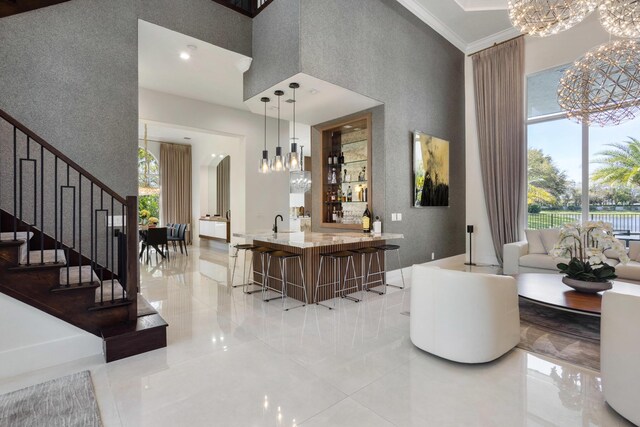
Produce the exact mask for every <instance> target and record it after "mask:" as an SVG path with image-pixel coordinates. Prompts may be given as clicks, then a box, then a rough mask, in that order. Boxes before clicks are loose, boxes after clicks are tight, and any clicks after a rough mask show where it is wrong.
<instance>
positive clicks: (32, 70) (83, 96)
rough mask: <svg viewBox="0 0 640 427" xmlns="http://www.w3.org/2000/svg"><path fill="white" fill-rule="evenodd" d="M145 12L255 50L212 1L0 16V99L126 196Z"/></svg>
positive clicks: (95, 3)
mask: <svg viewBox="0 0 640 427" xmlns="http://www.w3.org/2000/svg"><path fill="white" fill-rule="evenodd" d="M138 19H143V20H146V21H149V22H152V23H155V24H159V25H162V26H164V27H166V28H169V29H172V30H175V31H179V32H181V33H184V34H188V35H191V36H193V37H197V38H199V39H201V40H204V41H206V42H209V43H213V44H216V45H218V46H221V47H223V48H226V49H230V50H234V51H237V52H239V53H242V54H245V55H250V54H251V25H252V24H251V19H249V18H247V17H245V16H243V15H241V14H238V13H236V12H234V11H232V10H230V9H228V8H225V7H224V6H221V5H219V4H216V3H215V2H213V1H211V0H109V1H104V0H73V1H70V2H66V3H62V4H60V5H56V6H51V7H47V8H44V9H40V10H36V11H32V12H28V13H24V14H20V15H15V16H11V17H8V18H3V19H1V20H0V40H1V41H2V42H1V43H0V58H1V60H0V94H1V95H0V108H2V109H3V110H5V111H7V112H8V113H9V114H11V115H13V116H14V117H15V118H17V119H18V120H20V121H21V122H23V123H24V124H25V125H26V126H27V127H29V128H31V129H32V130H34V131H35V132H36V133H38V134H39V135H40V136H42V137H43V138H44V139H45V140H47V141H49V142H50V143H51V144H53V145H54V146H55V147H57V148H59V149H60V150H61V151H62V152H64V153H65V154H67V155H68V156H69V157H71V159H72V160H74V161H76V162H77V163H79V164H80V165H81V166H82V167H84V168H85V169H87V170H88V171H89V172H91V173H93V174H94V175H95V176H96V177H97V178H98V179H100V180H102V181H103V182H105V183H106V184H107V185H109V186H111V187H112V188H113V189H114V190H115V191H117V192H118V193H120V194H122V195H128V194H136V193H137V167H136V162H137V160H136V159H137V157H136V147H137V137H138V135H137V134H138V127H137V121H138V55H137V53H138Z"/></svg>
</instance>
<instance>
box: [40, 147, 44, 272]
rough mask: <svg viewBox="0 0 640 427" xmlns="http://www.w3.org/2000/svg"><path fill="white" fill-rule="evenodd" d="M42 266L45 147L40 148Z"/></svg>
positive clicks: (41, 258) (42, 256) (42, 257)
mask: <svg viewBox="0 0 640 427" xmlns="http://www.w3.org/2000/svg"><path fill="white" fill-rule="evenodd" d="M40 264H44V147H43V146H42V145H41V146H40Z"/></svg>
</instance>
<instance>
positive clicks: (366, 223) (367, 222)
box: [362, 205, 371, 233]
mask: <svg viewBox="0 0 640 427" xmlns="http://www.w3.org/2000/svg"><path fill="white" fill-rule="evenodd" d="M362 231H364V232H365V233H370V232H371V212H370V211H369V205H367V207H366V209H365V210H364V213H363V214H362Z"/></svg>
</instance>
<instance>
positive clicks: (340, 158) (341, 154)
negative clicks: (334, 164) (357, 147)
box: [338, 152, 344, 165]
mask: <svg viewBox="0 0 640 427" xmlns="http://www.w3.org/2000/svg"><path fill="white" fill-rule="evenodd" d="M338 162H339V163H340V164H341V165H344V152H340V157H338Z"/></svg>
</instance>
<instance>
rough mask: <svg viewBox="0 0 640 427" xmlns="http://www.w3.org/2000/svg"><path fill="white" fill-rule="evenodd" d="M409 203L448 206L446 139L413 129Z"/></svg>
mask: <svg viewBox="0 0 640 427" xmlns="http://www.w3.org/2000/svg"><path fill="white" fill-rule="evenodd" d="M413 206H414V207H426V206H449V141H445V140H444V139H440V138H436V137H434V136H431V135H427V134H425V133H422V132H418V131H416V132H414V140H413Z"/></svg>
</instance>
